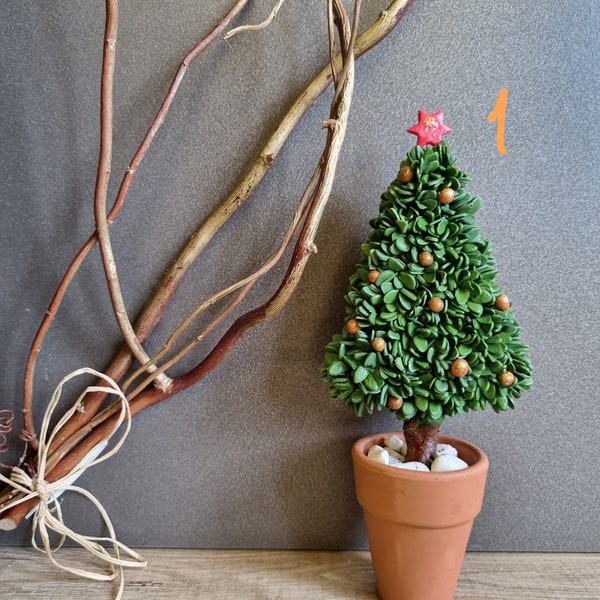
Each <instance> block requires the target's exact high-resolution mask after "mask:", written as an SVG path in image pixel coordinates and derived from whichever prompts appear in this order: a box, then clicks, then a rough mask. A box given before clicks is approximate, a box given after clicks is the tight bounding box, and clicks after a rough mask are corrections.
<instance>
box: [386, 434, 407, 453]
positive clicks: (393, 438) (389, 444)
mask: <svg viewBox="0 0 600 600" xmlns="http://www.w3.org/2000/svg"><path fill="white" fill-rule="evenodd" d="M383 443H384V445H385V447H386V448H389V449H390V450H394V451H395V452H400V450H401V449H402V446H404V440H403V439H402V438H400V437H398V436H397V435H388V436H387V437H386V438H385V440H383Z"/></svg>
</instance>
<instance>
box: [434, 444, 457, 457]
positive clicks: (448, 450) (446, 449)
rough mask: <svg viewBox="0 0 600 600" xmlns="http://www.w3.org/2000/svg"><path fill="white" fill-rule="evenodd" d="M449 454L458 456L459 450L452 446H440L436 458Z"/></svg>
mask: <svg viewBox="0 0 600 600" xmlns="http://www.w3.org/2000/svg"><path fill="white" fill-rule="evenodd" d="M444 454H449V455H450V456H458V450H457V449H456V448H455V447H454V446H451V445H450V444H438V445H437V449H436V452H435V455H436V456H442V455H444Z"/></svg>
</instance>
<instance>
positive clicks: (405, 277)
mask: <svg viewBox="0 0 600 600" xmlns="http://www.w3.org/2000/svg"><path fill="white" fill-rule="evenodd" d="M399 277H400V281H401V282H402V285H404V287H406V288H408V289H409V290H414V289H415V288H416V287H417V280H416V279H415V278H414V277H413V276H412V275H411V274H410V273H406V272H403V273H400V275H399Z"/></svg>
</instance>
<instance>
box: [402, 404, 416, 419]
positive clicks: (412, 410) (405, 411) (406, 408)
mask: <svg viewBox="0 0 600 600" xmlns="http://www.w3.org/2000/svg"><path fill="white" fill-rule="evenodd" d="M401 410H402V416H403V418H404V419H406V420H408V419H412V418H413V417H414V416H415V415H416V414H417V407H416V406H415V405H414V404H413V403H412V402H408V401H405V402H404V404H403V405H402V409H401Z"/></svg>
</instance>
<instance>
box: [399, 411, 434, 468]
mask: <svg viewBox="0 0 600 600" xmlns="http://www.w3.org/2000/svg"><path fill="white" fill-rule="evenodd" d="M439 433H440V425H434V426H432V425H426V424H421V425H419V424H418V422H417V419H416V418H415V419H410V420H408V421H406V422H405V423H404V439H405V441H406V446H407V449H408V451H407V453H406V462H409V461H417V462H421V463H424V464H426V465H429V464H430V463H431V461H433V459H434V457H435V451H436V446H437V439H438V435H439Z"/></svg>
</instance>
